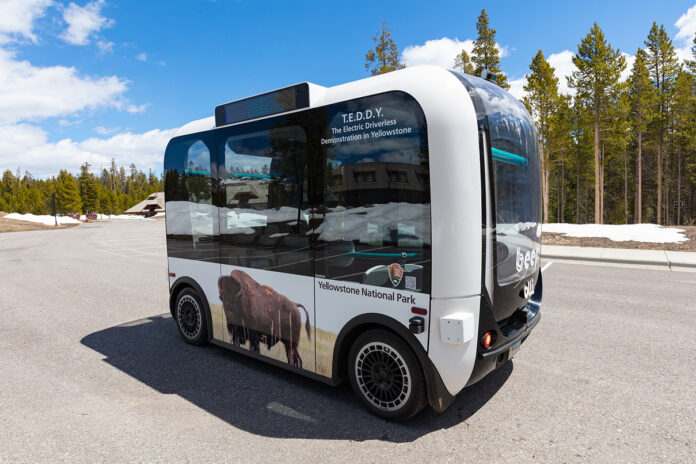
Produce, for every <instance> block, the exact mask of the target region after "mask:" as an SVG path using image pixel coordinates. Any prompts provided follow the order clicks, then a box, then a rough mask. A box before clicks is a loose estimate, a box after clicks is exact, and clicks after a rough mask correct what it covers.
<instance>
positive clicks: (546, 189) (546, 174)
mask: <svg viewBox="0 0 696 464" xmlns="http://www.w3.org/2000/svg"><path fill="white" fill-rule="evenodd" d="M541 150H542V153H541V159H542V163H543V165H544V166H543V169H544V179H543V181H542V196H543V197H544V218H543V220H544V222H545V223H548V222H549V177H550V175H551V169H550V167H549V160H548V159H546V158H545V157H544V149H543V148H542V149H541Z"/></svg>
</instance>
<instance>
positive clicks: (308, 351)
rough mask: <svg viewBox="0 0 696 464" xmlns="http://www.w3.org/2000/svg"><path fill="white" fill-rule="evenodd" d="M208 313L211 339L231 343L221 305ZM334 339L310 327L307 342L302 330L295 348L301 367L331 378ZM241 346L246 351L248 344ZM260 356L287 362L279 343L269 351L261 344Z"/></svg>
mask: <svg viewBox="0 0 696 464" xmlns="http://www.w3.org/2000/svg"><path fill="white" fill-rule="evenodd" d="M210 312H211V313H212V314H211V315H212V323H213V338H215V339H217V340H222V341H223V342H226V343H232V337H231V336H230V334H229V332H228V331H227V319H226V318H225V311H223V308H222V305H216V304H211V305H210ZM336 337H337V335H336V334H335V333H333V332H327V331H324V330H321V329H317V328H315V327H314V326H312V340H308V339H307V333H306V332H305V331H304V328H303V330H302V332H301V336H300V342H299V344H298V346H297V351H298V352H299V354H300V356H301V357H302V364H303V365H302V367H303V368H304V369H307V370H309V371H312V372H316V373H317V374H319V375H323V376H326V377H331V374H332V367H333V366H332V361H333V349H334V345H335V343H336ZM315 343H316V359H315ZM241 346H242V347H243V348H246V349H248V348H249V342H247V343H246V344H244V345H241ZM261 354H262V355H264V356H268V357H270V358H273V359H277V360H279V361H282V362H287V356H286V355H285V346H284V345H283V344H282V343H281V342H279V343H277V344H276V345H275V346H273V347H271V349H270V350H269V349H268V348H267V347H266V345H264V344H263V343H262V344H261Z"/></svg>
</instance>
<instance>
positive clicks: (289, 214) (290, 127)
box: [215, 117, 315, 372]
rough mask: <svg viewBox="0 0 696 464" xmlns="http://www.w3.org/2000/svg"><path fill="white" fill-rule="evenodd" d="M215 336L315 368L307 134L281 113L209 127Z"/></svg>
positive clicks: (226, 341) (310, 369) (279, 359)
mask: <svg viewBox="0 0 696 464" xmlns="http://www.w3.org/2000/svg"><path fill="white" fill-rule="evenodd" d="M215 145H216V151H217V158H218V163H219V164H218V173H219V192H220V237H221V249H220V253H221V256H220V258H221V276H220V279H219V281H218V289H219V292H220V314H219V320H220V328H221V330H220V331H219V334H218V335H219V339H220V340H221V341H223V342H225V343H228V344H232V345H235V346H237V347H241V348H244V349H248V350H251V351H252V352H255V353H257V354H260V355H263V356H268V357H271V358H273V359H276V360H278V361H281V362H287V363H288V364H290V365H293V366H297V367H302V368H304V369H306V370H309V371H312V372H314V371H315V346H314V269H313V260H312V258H313V252H312V249H311V248H310V239H309V234H308V232H309V226H310V222H311V221H310V212H309V210H308V208H307V199H308V181H307V165H308V163H307V134H306V130H305V128H304V125H303V124H301V123H298V122H297V121H296V120H292V119H290V118H288V117H280V118H271V119H266V120H263V121H257V122H253V123H249V124H243V125H239V126H232V127H229V128H225V129H220V130H217V131H216V136H215Z"/></svg>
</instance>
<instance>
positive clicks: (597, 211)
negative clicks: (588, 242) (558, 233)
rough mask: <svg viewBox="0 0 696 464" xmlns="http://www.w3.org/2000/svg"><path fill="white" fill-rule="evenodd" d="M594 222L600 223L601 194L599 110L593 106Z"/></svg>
mask: <svg viewBox="0 0 696 464" xmlns="http://www.w3.org/2000/svg"><path fill="white" fill-rule="evenodd" d="M594 174H595V181H594V193H595V195H594V202H595V205H594V206H595V207H594V216H595V217H594V222H595V224H601V223H602V209H601V203H602V196H601V192H600V190H599V184H600V180H601V179H600V173H599V110H598V109H596V108H595V119H594Z"/></svg>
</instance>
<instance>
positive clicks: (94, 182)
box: [0, 159, 164, 214]
mask: <svg viewBox="0 0 696 464" xmlns="http://www.w3.org/2000/svg"><path fill="white" fill-rule="evenodd" d="M90 167H91V166H90V164H89V163H84V164H83V165H82V166H81V168H80V175H79V176H77V177H75V176H74V175H73V174H71V173H69V172H68V171H66V170H65V169H61V170H60V173H59V174H58V177H51V178H50V179H35V178H34V177H33V176H32V175H31V173H30V172H24V174H22V173H21V170H20V169H19V168H17V171H16V172H15V173H13V172H12V171H10V170H9V169H8V170H6V171H5V172H4V173H3V174H2V178H0V211H5V212H16V213H21V214H24V213H32V214H53V195H54V194H55V205H56V211H57V213H58V214H67V213H71V212H80V213H85V212H87V211H94V212H97V213H102V214H121V213H123V212H124V211H125V210H127V209H128V208H130V207H132V206H134V205H136V204H137V203H139V202H141V201H143V200H144V199H145V198H147V196H148V195H150V194H151V193H154V192H161V191H162V190H163V189H164V188H163V183H162V179H161V178H159V177H157V176H156V175H155V174H154V173H152V171H150V172H148V174H145V173H144V172H142V171H140V170H138V169H137V168H136V167H135V165H134V164H131V165H130V166H129V168H128V171H126V169H125V168H124V167H123V166H121V167H119V166H117V165H116V162H115V161H114V160H113V159H112V160H111V166H110V167H109V168H108V169H103V170H102V171H101V173H98V174H96V175H95V174H94V173H92V172H91V171H90Z"/></svg>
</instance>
